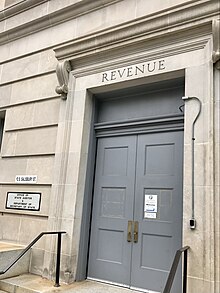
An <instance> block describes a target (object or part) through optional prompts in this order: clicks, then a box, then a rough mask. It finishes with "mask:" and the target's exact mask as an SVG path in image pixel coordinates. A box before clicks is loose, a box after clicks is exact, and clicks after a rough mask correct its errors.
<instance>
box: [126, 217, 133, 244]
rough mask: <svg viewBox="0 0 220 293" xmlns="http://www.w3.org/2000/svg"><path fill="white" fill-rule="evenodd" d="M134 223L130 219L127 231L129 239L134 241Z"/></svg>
mask: <svg viewBox="0 0 220 293" xmlns="http://www.w3.org/2000/svg"><path fill="white" fill-rule="evenodd" d="M132 223H133V221H128V233H127V241H128V242H131V241H132Z"/></svg>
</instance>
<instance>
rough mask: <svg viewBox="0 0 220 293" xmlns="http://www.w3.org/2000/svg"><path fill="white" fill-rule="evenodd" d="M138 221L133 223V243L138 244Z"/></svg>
mask: <svg viewBox="0 0 220 293" xmlns="http://www.w3.org/2000/svg"><path fill="white" fill-rule="evenodd" d="M138 224H139V223H138V221H135V222H134V243H137V242H138Z"/></svg>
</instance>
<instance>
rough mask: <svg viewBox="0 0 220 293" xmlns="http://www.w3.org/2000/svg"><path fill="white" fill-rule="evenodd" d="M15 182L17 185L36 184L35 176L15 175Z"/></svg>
mask: <svg viewBox="0 0 220 293" xmlns="http://www.w3.org/2000/svg"><path fill="white" fill-rule="evenodd" d="M15 182H16V183H19V184H36V183H37V175H16V176H15Z"/></svg>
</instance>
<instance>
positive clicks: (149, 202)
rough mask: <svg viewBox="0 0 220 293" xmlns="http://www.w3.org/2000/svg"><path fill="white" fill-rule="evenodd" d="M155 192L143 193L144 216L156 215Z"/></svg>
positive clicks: (154, 217)
mask: <svg viewBox="0 0 220 293" xmlns="http://www.w3.org/2000/svg"><path fill="white" fill-rule="evenodd" d="M156 213H157V194H145V199H144V217H145V218H150V219H156V217H157V214H156Z"/></svg>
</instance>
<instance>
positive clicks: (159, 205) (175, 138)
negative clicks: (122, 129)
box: [88, 131, 183, 293]
mask: <svg viewBox="0 0 220 293" xmlns="http://www.w3.org/2000/svg"><path fill="white" fill-rule="evenodd" d="M182 145H183V132H182V131H173V132H161V133H150V134H140V135H138V134H137V135H124V136H115V137H103V138H99V139H98V146H97V159H96V173H95V183H94V199H93V211H92V225H91V237H90V252H89V263H88V277H89V278H93V279H98V280H102V281H107V282H113V283H118V284H121V285H123V286H126V287H131V288H141V289H145V290H149V292H150V291H155V292H162V290H163V288H164V285H165V282H166V279H167V276H168V272H169V270H170V267H171V264H172V261H173V257H174V255H175V252H176V250H177V249H179V248H180V247H181V244H182V156H183V155H182ZM173 292H175V293H179V292H181V270H180V269H179V272H178V274H177V277H176V280H175V284H174V288H173Z"/></svg>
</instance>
